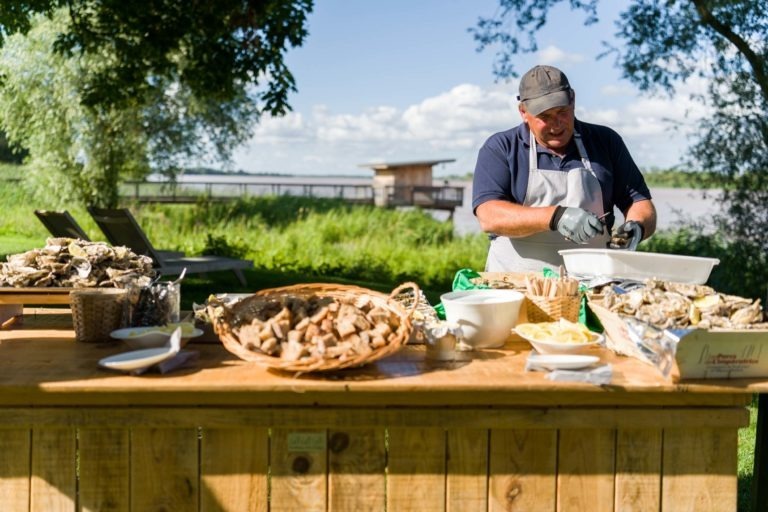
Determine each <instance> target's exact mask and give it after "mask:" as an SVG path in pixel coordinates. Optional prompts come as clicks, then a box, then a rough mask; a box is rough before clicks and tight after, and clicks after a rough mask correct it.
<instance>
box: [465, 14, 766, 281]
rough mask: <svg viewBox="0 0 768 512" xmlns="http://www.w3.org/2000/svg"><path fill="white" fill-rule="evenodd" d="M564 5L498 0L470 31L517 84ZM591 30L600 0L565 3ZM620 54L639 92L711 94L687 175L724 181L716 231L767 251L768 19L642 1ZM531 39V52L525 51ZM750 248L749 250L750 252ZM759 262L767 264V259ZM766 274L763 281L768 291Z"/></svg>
mask: <svg viewBox="0 0 768 512" xmlns="http://www.w3.org/2000/svg"><path fill="white" fill-rule="evenodd" d="M564 1H566V0H499V3H500V6H501V8H500V10H499V13H498V15H497V16H495V17H493V18H487V19H483V18H481V19H480V20H479V21H478V23H477V26H476V27H474V28H473V29H471V31H472V32H473V33H474V36H475V39H476V41H477V42H478V43H479V49H480V50H483V49H486V48H489V47H493V46H501V49H500V50H499V53H498V55H497V63H496V66H495V72H496V74H497V76H499V77H514V76H517V70H516V69H515V68H514V66H513V63H514V60H513V57H514V56H515V55H517V54H519V53H530V52H534V51H536V50H537V47H536V39H535V34H536V32H537V31H538V30H539V29H541V28H542V27H544V26H545V24H546V21H547V14H548V12H549V11H550V9H551V8H552V7H554V6H555V5H557V4H559V3H561V2H564ZM567 1H568V3H569V4H570V7H571V8H572V9H575V10H580V11H582V12H583V14H584V23H585V24H591V23H594V21H595V20H596V16H597V5H598V0H584V1H580V0H567ZM616 27H617V32H616V36H617V38H618V39H619V40H621V41H623V43H624V44H623V46H622V47H620V48H617V47H610V46H607V48H608V50H607V52H606V53H605V54H604V55H612V56H613V57H614V58H615V59H616V60H615V62H616V65H617V66H618V67H619V68H620V69H621V70H622V74H623V77H624V78H626V79H628V80H630V81H631V82H632V83H634V84H635V85H636V86H637V87H638V88H639V89H640V90H642V91H646V92H649V93H658V94H673V93H674V92H675V90H676V88H677V87H678V86H679V85H681V84H682V83H684V82H685V81H686V80H688V79H690V78H691V77H694V76H696V77H701V78H703V79H704V80H705V81H706V83H707V84H708V90H707V92H706V93H705V94H701V95H699V96H697V97H695V99H696V100H697V101H700V102H702V103H703V104H705V105H706V106H707V107H708V109H709V115H708V116H706V117H704V118H703V119H702V120H700V122H699V126H698V132H697V134H696V137H695V139H694V143H693V144H692V147H691V148H690V151H689V152H688V156H687V157H686V158H685V163H687V164H688V165H689V167H690V168H694V169H704V170H707V171H711V172H713V173H715V175H716V176H718V177H719V179H720V181H719V185H720V186H722V187H723V189H724V193H725V197H724V214H723V215H721V216H718V217H717V218H716V219H714V221H715V225H716V226H717V227H718V229H719V232H720V235H721V236H722V240H725V242H726V243H728V244H731V246H733V247H737V246H738V247H739V254H741V256H742V257H746V255H747V253H749V251H752V252H751V254H752V257H753V258H754V259H755V260H760V261H763V260H764V257H763V255H764V254H765V253H766V252H768V230H766V229H765V226H766V221H768V11H766V9H765V2H763V1H760V0H636V1H633V2H630V3H629V5H628V7H627V8H626V9H625V10H624V11H623V12H622V13H621V15H620V19H619V20H618V21H617V22H616ZM523 38H527V44H522V42H521V41H523V40H524V39H523ZM745 248H748V249H749V250H745ZM761 258H762V259H761ZM766 277H768V271H766V274H764V275H763V286H764V283H765V278H766Z"/></svg>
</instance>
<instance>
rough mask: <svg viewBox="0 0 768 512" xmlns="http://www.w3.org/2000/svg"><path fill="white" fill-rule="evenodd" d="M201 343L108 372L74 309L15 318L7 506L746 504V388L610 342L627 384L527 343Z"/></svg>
mask: <svg viewBox="0 0 768 512" xmlns="http://www.w3.org/2000/svg"><path fill="white" fill-rule="evenodd" d="M187 348H188V349H192V350H197V351H199V352H200V359H199V361H198V362H197V364H196V365H195V366H194V367H193V368H190V369H185V370H179V371H177V372H173V373H170V374H167V375H159V374H147V375H144V376H129V375H123V374H118V373H113V372H109V371H106V370H102V369H99V368H98V367H97V361H98V360H99V359H100V358H102V357H105V356H108V355H111V354H114V353H117V352H121V351H125V350H127V348H126V347H125V346H124V345H121V344H120V343H111V344H105V345H96V344H84V343H78V342H76V341H74V336H73V333H72V331H71V320H70V319H69V317H68V316H67V315H51V314H49V311H44V310H40V311H38V314H32V313H31V312H30V313H29V314H28V313H25V317H24V321H23V325H21V326H19V327H18V328H17V329H15V330H11V331H0V496H2V497H3V498H2V499H3V503H4V506H5V507H6V508H7V510H13V511H15V510H20V511H27V510H33V511H45V512H51V511H59V510H67V511H72V510H115V511H128V510H134V511H142V512H143V511H153V510H158V511H159V510H167V511H174V512H175V511H187V510H188V511H198V510H199V511H212V510H231V511H261V510H264V511H266V510H268V509H269V510H271V511H282V510H286V511H294V510H295V511H302V512H303V511H313V510H318V511H325V510H330V511H343V510H354V511H358V510H372V511H379V510H382V511H383V510H389V511H403V510H404V511H409V510H414V511H429V510H440V511H442V510H450V511H472V510H478V511H479V510H482V511H486V510H491V511H496V510H499V511H501V510H521V511H537V510H546V511H553V510H558V511H579V512H582V511H586V510H589V511H602V510H606V511H614V510H621V511H622V512H623V511H633V510H643V511H660V510H664V511H667V510H675V511H678V510H680V511H685V510H691V511H693V510H695V511H697V512H699V511H706V510H711V511H718V512H720V511H727V510H735V509H736V457H737V453H736V443H737V437H736V434H737V428H739V427H742V426H746V425H747V424H748V411H747V409H746V405H747V404H748V403H749V401H750V399H751V395H750V394H749V393H750V392H751V391H750V390H749V388H748V386H747V385H746V384H744V383H739V382H733V381H702V382H686V383H684V384H674V383H672V382H667V381H664V380H662V379H661V378H660V377H659V376H658V375H657V374H656V373H655V370H654V369H652V368H651V367H649V366H646V365H644V364H642V363H640V362H637V361H634V360H629V359H619V358H616V357H615V356H613V355H612V354H610V353H607V352H604V351H601V350H598V351H596V354H599V355H601V356H602V357H603V359H604V361H606V362H611V363H613V369H614V377H613V382H612V383H611V385H609V386H603V387H599V386H594V385H589V384H575V383H558V382H553V381H550V380H547V379H546V378H545V374H544V373H541V372H525V371H524V365H525V358H526V357H527V355H528V352H529V347H528V345H527V344H525V343H523V342H512V341H511V342H510V343H508V345H507V346H505V347H504V349H503V350H488V351H483V352H481V353H478V354H477V355H476V357H475V358H474V359H473V360H472V361H468V362H462V363H431V362H429V361H425V359H424V352H423V348H422V347H407V348H406V349H404V350H403V351H401V352H400V353H398V354H396V355H395V356H393V357H391V358H388V359H385V360H382V361H379V362H377V363H375V364H373V365H370V366H368V367H365V368H362V369H355V370H349V371H344V372H340V373H336V374H332V375H324V374H319V375H303V376H299V377H295V376H293V375H290V374H281V373H276V372H272V371H268V370H265V369H263V368H262V367H260V366H258V365H257V364H255V363H246V362H243V361H240V360H239V359H236V358H234V356H231V355H230V354H229V353H228V352H226V351H225V350H224V348H223V347H221V346H220V345H218V344H199V343H191V344H190V345H188V346H187ZM268 498H269V500H270V502H269V504H268ZM6 508H4V509H3V510H5V509H6Z"/></svg>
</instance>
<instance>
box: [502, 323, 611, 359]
mask: <svg viewBox="0 0 768 512" xmlns="http://www.w3.org/2000/svg"><path fill="white" fill-rule="evenodd" d="M513 331H514V332H515V333H516V334H517V335H518V336H520V337H521V338H523V339H524V340H526V341H527V342H528V343H530V344H531V346H533V348H535V349H536V351H537V352H538V353H539V354H576V353H583V352H586V351H588V350H590V349H592V348H593V347H595V346H597V345H600V344H601V343H603V340H604V338H603V335H602V334H598V333H595V332H592V331H590V330H589V329H588V328H587V327H586V326H585V325H584V324H580V323H577V322H571V321H569V320H566V319H564V318H561V319H560V320H558V321H556V322H540V323H525V324H518V325H517V326H515V327H514V329H513Z"/></svg>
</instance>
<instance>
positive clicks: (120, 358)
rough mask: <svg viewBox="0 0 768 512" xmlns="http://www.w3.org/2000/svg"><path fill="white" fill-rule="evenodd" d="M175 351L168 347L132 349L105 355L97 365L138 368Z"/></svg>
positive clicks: (155, 362)
mask: <svg viewBox="0 0 768 512" xmlns="http://www.w3.org/2000/svg"><path fill="white" fill-rule="evenodd" d="M177 353H178V351H174V350H172V349H171V348H170V347H162V348H145V349H143V350H132V351H131V352H122V353H120V354H115V355H114V356H109V357H105V358H104V359H102V360H100V361H99V366H103V367H104V368H109V369H110V370H123V371H132V370H139V369H141V368H146V367H148V366H152V365H153V364H157V363H161V362H163V361H165V360H166V359H170V358H171V357H173V356H175V355H176V354H177Z"/></svg>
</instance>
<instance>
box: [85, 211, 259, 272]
mask: <svg viewBox="0 0 768 512" xmlns="http://www.w3.org/2000/svg"><path fill="white" fill-rule="evenodd" d="M88 212H89V213H90V214H91V217H93V220H95V221H96V224H97V225H98V226H99V228H100V229H101V231H103V232H104V236H106V237H107V240H108V241H109V243H111V244H112V245H124V246H126V247H130V248H131V250H133V252H135V253H137V254H143V255H146V256H149V257H150V258H152V260H153V261H154V265H155V269H156V270H157V271H158V272H160V273H162V274H166V275H179V274H181V272H182V271H183V270H184V269H185V268H186V269H187V273H190V274H194V273H197V274H205V273H208V272H218V271H223V270H231V271H232V272H234V273H235V276H237V279H238V281H240V284H242V285H243V286H247V284H248V283H247V282H246V280H245V275H244V274H243V269H246V268H252V267H253V262H252V261H250V260H239V259H234V258H225V257H223V256H192V257H172V258H167V257H164V256H163V255H162V254H161V253H160V252H159V251H157V250H156V249H155V248H154V247H153V246H152V244H151V243H150V242H149V239H148V238H147V235H146V234H145V233H144V230H142V229H141V227H140V226H139V224H138V223H137V222H136V219H135V218H134V216H133V214H131V212H130V210H128V209H127V208H116V209H111V208H96V207H93V206H89V207H88Z"/></svg>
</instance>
